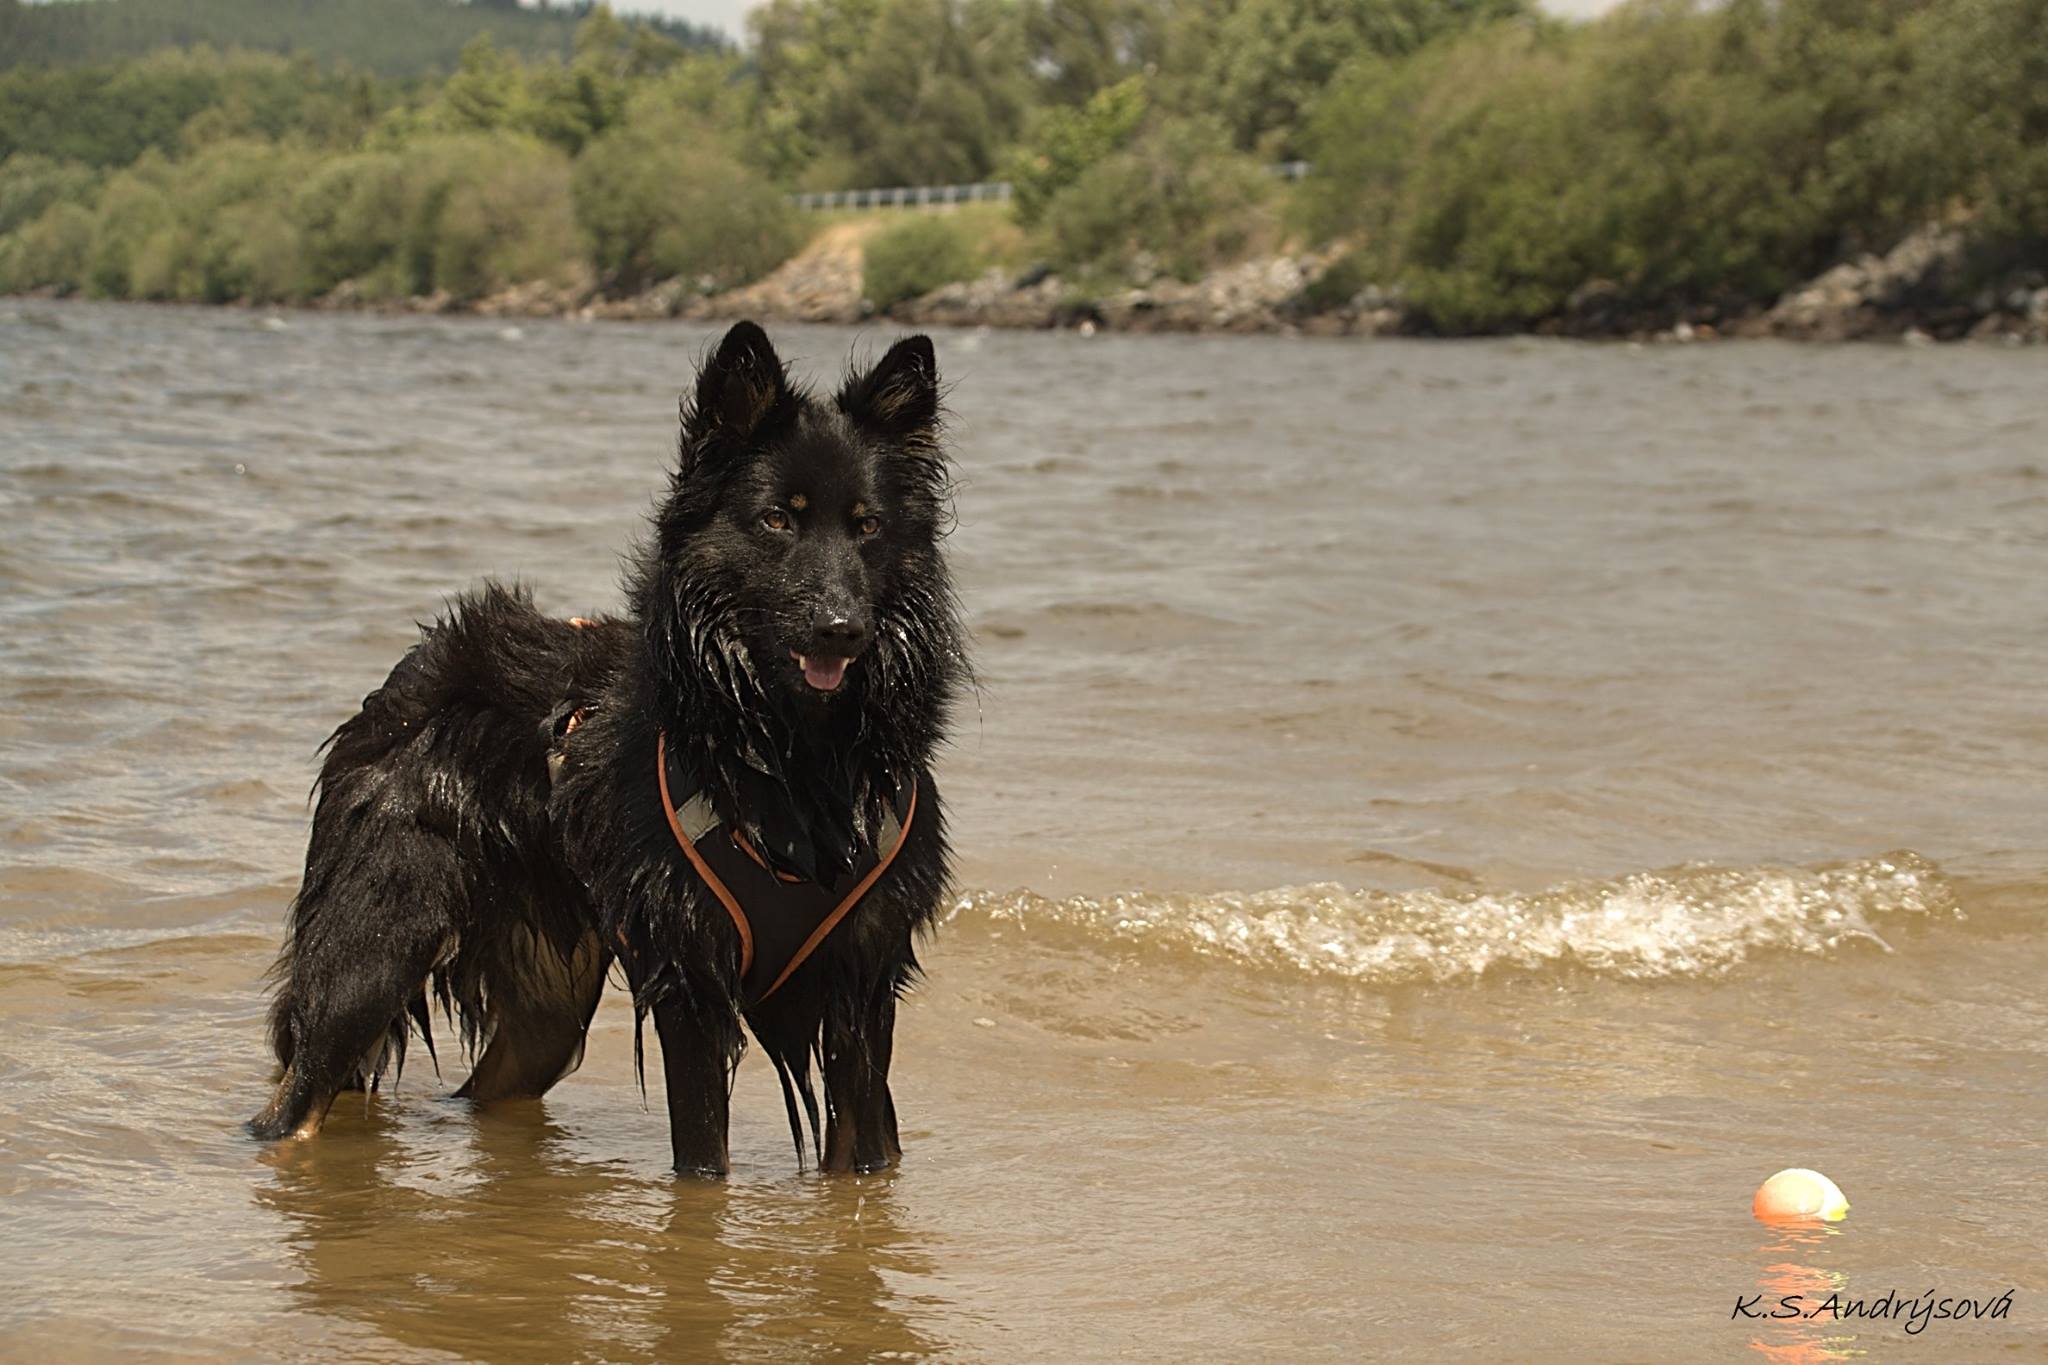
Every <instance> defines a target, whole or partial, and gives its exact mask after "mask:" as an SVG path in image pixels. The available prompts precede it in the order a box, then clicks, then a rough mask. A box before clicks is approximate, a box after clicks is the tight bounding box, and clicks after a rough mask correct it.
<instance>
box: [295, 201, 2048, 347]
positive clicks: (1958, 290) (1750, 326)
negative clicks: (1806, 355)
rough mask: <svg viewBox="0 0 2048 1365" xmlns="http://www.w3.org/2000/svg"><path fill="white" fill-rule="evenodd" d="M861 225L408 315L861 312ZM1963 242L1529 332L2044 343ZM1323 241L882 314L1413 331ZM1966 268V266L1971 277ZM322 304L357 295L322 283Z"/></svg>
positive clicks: (1585, 292) (433, 302) (1588, 298)
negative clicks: (1733, 297) (1170, 271)
mask: <svg viewBox="0 0 2048 1365" xmlns="http://www.w3.org/2000/svg"><path fill="white" fill-rule="evenodd" d="M876 226H877V225H876V224H875V223H874V222H872V221H869V222H855V223H842V224H837V225H835V226H833V227H831V228H828V229H827V230H826V231H824V232H823V233H821V234H820V235H819V236H818V237H817V239H815V240H814V241H813V242H812V243H811V244H810V245H809V246H808V247H806V248H805V249H804V250H803V251H802V252H800V253H798V254H797V255H796V256H795V257H793V258H791V259H790V260H789V261H787V262H785V263H784V264H783V265H782V266H781V267H779V268H778V269H776V270H775V271H774V272H772V273H771V274H769V275H768V276H766V277H765V278H763V279H761V280H758V281H756V282H755V283H753V284H750V285H747V286H746V287H744V288H741V289H734V290H728V291H725V292H723V293H705V292H703V291H701V290H698V289H696V288H693V287H692V286H691V285H690V284H689V283H688V282H686V281H682V280H671V281H668V282H666V283H663V284H660V285H657V286H655V287H654V288H652V289H649V290H647V291H645V292H643V293H640V294H635V295H633V296H631V297H627V298H605V297H602V296H600V295H599V294H598V293H597V291H596V290H595V288H594V287H593V286H592V285H590V284H588V283H582V284H578V285H574V286H562V285H553V284H532V285H522V286H519V287H518V288H515V289H511V290H507V291H505V292H504V293H501V294H497V295H493V296H491V297H488V298H485V299H483V300H481V301H478V302H475V303H471V304H467V305H463V304H458V303H457V302H456V301H454V300H451V299H448V298H446V297H444V296H437V297H430V298H421V299H413V300H409V301H407V302H406V303H405V304H403V305H401V306H400V307H401V309H402V310H403V311H411V312H473V313H477V314H481V315H484V316H491V317H563V316H568V317H577V318H582V319H587V320H598V319H660V318H681V319H689V320H703V321H717V320H724V319H731V318H738V317H754V318H760V319H762V320H764V321H785V322H826V323H853V322H863V321H868V320H871V319H874V318H875V317H876V316H877V314H876V312H875V310H874V309H873V308H872V307H871V306H870V305H869V304H868V302H867V300H866V299H865V298H864V297H863V296H862V290H861V263H862V255H861V252H862V244H863V242H864V240H865V239H866V237H867V236H868V235H869V234H870V233H871V232H872V231H873V230H874V228H875V227H876ZM1970 251H1971V246H1970V242H1969V238H1968V237H1967V235H1966V233H1965V232H1964V230H1963V229H1961V228H1959V227H1953V226H1933V227H1928V228H1926V229H1923V230H1922V231H1920V232H1917V233H1914V234H1913V235H1912V236H1910V237H1908V238H1907V239H1906V240H1905V241H1903V242H1901V243H1900V244H1899V245H1898V246H1897V247H1895V248H1894V249H1892V250H1891V251H1890V252H1887V253H1886V254H1884V255H1883V256H1874V255H1873V256H1865V257H1863V258H1861V259H1859V260H1855V261H1848V262H1844V263H1843V264H1841V265H1837V266H1835V267H1834V268H1833V269H1831V270H1828V271H1826V272H1825V273H1823V274H1821V275H1819V276H1817V277H1815V278H1814V279H1812V280H1810V281H1808V282H1807V283H1805V284H1804V285H1801V286H1800V287H1798V288H1796V289H1793V290H1791V291H1788V292H1787V293H1786V294H1785V295H1784V296H1783V297H1782V298H1780V299H1779V300H1778V301H1777V302H1776V303H1775V304H1773V305H1772V306H1771V307H1769V308H1763V309H1757V308H1750V309H1746V310H1742V311H1735V312H1723V311H1720V310H1714V309H1698V310H1691V311H1686V312H1681V313H1676V314H1672V313H1662V314H1658V313H1644V312H1642V311H1640V310H1634V311H1631V310H1630V309H1628V308H1627V307H1625V306H1623V305H1622V304H1621V303H1619V302H1618V300H1619V291H1618V290H1616V289H1615V288H1614V287H1613V286H1611V285H1607V284H1605V283H1603V282H1601V281H1593V282H1591V283H1589V284H1587V285H1586V286H1585V287H1583V288H1581V289H1580V290H1579V291H1577V292H1576V293H1575V294H1574V295H1573V296H1572V298H1571V300H1570V301H1569V302H1568V303H1567V305H1566V307H1565V308H1564V309H1563V310H1562V311H1561V312H1560V313H1559V314H1558V315H1557V316H1556V317H1554V318H1550V319H1546V320H1545V321H1544V322H1543V323H1542V324H1540V325H1538V326H1537V327H1536V328H1534V329H1532V330H1534V331H1535V332H1537V333H1539V334H1546V335H1561V336H1575V337H1587V338H1600V337H1604V338H1622V339H1630V340H1637V341H1660V342H1685V341H1703V340H1710V339H1714V338H1717V337H1782V338H1790V339H1797V340H1811V341H1852V340H1866V339H1895V340H1903V341H1906V342H1909V343H1911V342H1916V341H1947V340H1960V339H1965V338H1967V339H1971V340H2003V341H2006V342H2008V343H2027V342H2031V343H2048V271H2042V270H2039V269H2034V270H2031V271H2028V270H2017V271H2015V270H2010V269H2009V270H2007V271H2006V272H2004V274H2003V275H2002V276H1994V278H1996V279H1997V283H1996V284H1994V285H1990V286H1984V285H1979V286H1977V287H1976V288H1974V289H1970V288H1969V287H1967V286H1966V284H1965V283H1964V282H1965V281H1966V280H1967V279H1968V278H1969V277H1970V267H1971V258H1970ZM1340 260H1341V256H1340V253H1338V252H1335V251H1327V252H1320V253H1317V252H1308V253H1299V254H1292V255H1280V256H1268V257H1260V258H1257V259H1254V260H1249V261H1244V262H1241V263H1238V264H1236V265H1232V266H1228V267H1226V268H1224V269H1221V270H1217V271H1213V272H1211V273H1210V274H1208V275H1205V276H1204V277H1202V278H1201V279H1199V280H1194V281H1191V282H1190V281H1181V280H1176V279H1173V278H1171V277H1168V276H1164V275H1161V274H1159V273H1157V272H1156V271H1148V270H1146V269H1144V268H1143V267H1142V265H1141V267H1140V268H1139V269H1138V270H1136V271H1134V272H1133V277H1132V278H1131V279H1130V280H1129V281H1128V282H1127V283H1126V284H1125V285H1124V286H1123V287H1121V288H1117V289H1112V290H1107V291H1104V290H1099V289H1098V290H1093V291H1088V292H1083V291H1081V290H1078V289H1076V288H1074V287H1073V286H1071V285H1070V284H1069V283H1067V282H1066V281H1063V280H1062V279H1061V278H1060V277H1059V276H1058V275H1056V274H1053V273H1051V272H1050V271H1048V270H1044V269H1038V270H1030V271H1026V272H1023V273H1022V274H1016V273H1011V272H1005V271H999V270H991V271H989V272H988V273H986V274H984V275H983V276H981V277H980V278H979V279H975V280H970V281H966V282H964V283H959V284H949V285H946V286H944V287H943V288H940V289H937V290H934V291H933V292H931V293H929V294H926V295H924V296H923V297H922V298H918V299H913V300H911V301H909V302H908V303H904V304H901V305H899V306H898V307H896V308H894V309H892V310H890V312H889V314H888V317H889V318H890V320H892V321H895V322H899V323H902V324H905V325H908V326H915V327H1004V328H1025V329H1031V328H1040V329H1043V328H1065V327H1085V328H1091V329H1102V330H1115V331H1130V332H1228V333H1284V334H1303V335H1315V336H1397V335H1421V334H1426V333H1427V332H1428V328H1427V327H1426V326H1425V325H1424V324H1423V322H1422V320H1421V319H1419V318H1417V317H1416V316H1415V315H1414V314H1413V313H1412V312H1411V311H1410V310H1409V309H1407V308H1406V307H1405V306H1404V304H1403V302H1402V299H1401V296H1400V293H1399V291H1398V290H1395V289H1388V288H1383V287H1381V286H1378V285H1370V284H1369V285H1364V286H1362V287H1360V288H1358V289H1355V290H1350V291H1341V290H1339V289H1337V288H1333V287H1332V286H1333V284H1334V282H1335V281H1336V280H1337V279H1338V278H1339V276H1338V275H1336V274H1332V273H1331V272H1332V269H1333V267H1336V266H1337V265H1338V264H1339V261H1340ZM1979 273H1981V272H1979ZM321 306H323V307H331V308H355V307H361V306H364V305H363V302H362V301H361V300H359V299H357V298H355V297H353V296H352V295H350V293H349V292H348V291H347V289H346V287H344V288H343V289H341V290H337V291H335V293H334V294H333V295H330V296H329V297H328V298H327V299H326V300H323V302H322V305H321Z"/></svg>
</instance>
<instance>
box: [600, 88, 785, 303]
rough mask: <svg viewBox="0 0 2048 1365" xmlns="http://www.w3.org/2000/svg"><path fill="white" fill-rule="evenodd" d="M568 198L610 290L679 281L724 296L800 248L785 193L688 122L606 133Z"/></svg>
mask: <svg viewBox="0 0 2048 1365" xmlns="http://www.w3.org/2000/svg"><path fill="white" fill-rule="evenodd" d="M572 193H573V195H574V200H575V210H576V221H577V223H578V225H579V226H580V227H581V228H582V230H583V235H584V239H585V241H586V242H587V244H588V246H589V251H590V259H591V262H592V263H593V264H594V265H595V266H596V267H597V270H598V272H599V275H600V278H601V279H603V281H604V282H605V284H606V286H607V287H608V288H610V289H612V290H613V291H615V292H621V293H627V292H631V291H633V290H636V289H639V288H642V287H644V286H646V285H648V284H651V283H653V282H655V281H657V280H664V279H670V278H673V277H677V276H684V277H688V278H689V279H690V280H691V281H693V282H694V283H695V284H696V285H698V286H699V287H701V288H704V289H729V288H731V287H733V286H735V285H739V284H745V283H746V282H747V281H749V280H752V279H756V278H758V277H759V276H761V275H764V274H766V273H767V272H768V271H770V270H773V269H774V268H775V267H776V266H778V265H780V264H781V263H782V262H783V261H785V260H787V259H789V257H790V255H791V254H793V253H794V252H795V251H796V249H797V247H798V246H800V245H802V229H801V226H800V224H799V220H798V214H797V210H796V208H795V207H794V206H793V205H792V204H791V203H790V202H789V198H788V196H787V195H785V194H783V193H782V191H780V190H778V189H777V188H776V187H775V186H773V185H771V184H770V183H768V181H767V180H765V179H763V178H762V177H761V176H759V175H757V174H755V173H754V172H753V171H751V170H749V169H747V168H746V167H745V166H743V165H741V164H740V163H739V162H738V161H736V160H734V159H733V157H732V156H730V155H729V154H728V153H727V152H726V151H725V150H724V149H723V148H721V147H720V146H718V145H717V143H716V142H715V141H714V140H713V139H712V138H711V137H710V136H708V135H707V134H706V133H705V132H704V131H703V130H702V129H700V128H696V127H693V126H690V125H688V124H679V123H640V124H629V125H627V126H625V127H623V128H619V129H615V130H614V131H612V132H609V133H606V134H605V135H604V136H603V137H600V138H598V139H597V140H596V141H594V142H592V143H591V144H590V146H589V148H587V149H586V150H585V151H584V153H583V155H582V156H580V157H578V158H577V160H576V167H575V173H574V176H573V177H572Z"/></svg>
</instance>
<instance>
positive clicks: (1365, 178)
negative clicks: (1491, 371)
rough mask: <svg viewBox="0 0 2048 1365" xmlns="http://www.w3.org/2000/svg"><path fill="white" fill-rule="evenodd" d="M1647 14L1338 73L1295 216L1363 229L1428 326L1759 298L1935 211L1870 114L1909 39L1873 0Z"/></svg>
mask: <svg viewBox="0 0 2048 1365" xmlns="http://www.w3.org/2000/svg"><path fill="white" fill-rule="evenodd" d="M1848 2H1849V7H1850V8H1851V9H1852V10H1857V11H1858V12H1857V13H1856V14H1855V16H1854V21H1853V22H1846V21H1844V20H1843V19H1842V18H1841V17H1840V14H1839V13H1838V8H1839V7H1838V6H1836V4H1835V0H1784V2H1783V3H1782V4H1780V5H1777V6H1776V7H1773V8H1766V7H1765V5H1764V4H1763V3H1761V0H1734V3H1732V4H1730V5H1728V6H1727V7H1726V8H1724V9H1721V10H1718V11H1713V12H1710V13H1707V14H1699V13H1696V12H1695V11H1693V10H1692V9H1691V8H1690V7H1689V6H1687V5H1683V4H1667V5H1665V6H1662V7H1659V6H1656V5H1644V6H1638V7H1635V8H1631V9H1625V10H1622V11H1619V12H1617V13H1616V14H1615V15H1613V16H1611V17H1610V18H1609V19H1607V20H1604V21H1601V22H1600V23H1597V24H1594V25H1591V26H1588V27H1586V28H1584V29H1580V30H1567V29H1560V28H1555V27H1550V26H1537V27H1534V28H1531V27H1528V26H1525V25H1520V24H1514V25H1501V26H1496V27H1494V28H1491V29H1488V30H1483V31H1479V32H1476V33H1473V34H1470V35H1468V36H1466V37H1464V38H1461V39H1460V40H1458V41H1456V42H1454V43H1451V44H1449V45H1446V46H1441V47H1437V48H1433V49H1431V50H1429V51H1426V52H1424V53H1422V54H1419V55H1418V56H1417V57H1415V58H1412V59H1410V60H1408V61H1406V62H1401V63H1389V62H1386V61H1382V60H1378V59H1372V60H1367V61H1361V62H1357V63H1354V64H1353V65H1352V66H1350V67H1348V68H1347V69H1346V71H1345V72H1344V73H1343V75H1342V76H1341V77H1340V78H1339V79H1338V80H1337V82H1335V83H1334V84H1333V86H1332V88H1331V89H1330V91H1329V92H1328V93H1327V94H1326V95H1325V96H1324V97H1323V99H1322V100H1321V102H1320V103H1319V104H1318V106H1317V108H1316V110H1315V115H1314V118H1313V121H1312V125H1311V129H1310V144H1311V147H1312V151H1313V156H1314V161H1315V174H1314V176H1313V177H1312V179H1311V182H1310V184H1309V185H1308V186H1307V187H1306V188H1305V194H1304V203H1305V218H1306V221H1307V223H1308V224H1309V226H1310V227H1311V229H1312V230H1314V231H1315V233H1316V234H1317V235H1320V236H1324V237H1334V236H1350V237H1355V238H1357V239H1359V240H1360V241H1361V242H1362V243H1363V244H1364V249H1365V251H1366V253H1367V256H1368V257H1369V259H1370V261H1371V264H1372V265H1373V267H1374V269H1375V271H1376V273H1379V274H1380V275H1381V276H1382V278H1387V279H1393V278H1396V277H1398V278H1399V279H1401V280H1402V281H1403V282H1404V283H1405V285H1406V286H1407V295H1408V300H1409V302H1410V304H1411V305H1413V306H1415V307H1417V308H1418V309H1419V310H1420V311H1421V312H1422V313H1423V315H1424V316H1425V317H1427V318H1428V319H1429V320H1431V321H1432V322H1433V323H1434V324H1435V325H1437V326H1438V327H1440V328H1442V329H1443V330H1446V331H1487V330H1494V329H1497V328H1500V327H1507V326H1514V325H1519V324H1523V323H1527V322H1530V321H1534V320H1536V319H1539V318H1543V317H1546V316H1549V315H1552V314H1555V313H1557V312H1558V311H1559V310H1561V309H1563V308H1564V307H1565V306H1566V304H1567V302H1568V301H1569V299H1570V298H1571V296H1572V294H1573V293H1574V292H1575V291H1576V290H1577V289H1578V288H1579V287H1580V286H1582V285H1584V284H1586V283H1588V282H1590V281H1601V282H1603V283H1604V285H1606V286H1607V287H1608V288H1609V289H1610V290H1611V292H1612V294H1613V295H1614V297H1615V298H1617V299H1618V300H1619V301H1621V302H1622V303H1623V304H1625V305H1629V306H1634V307H1651V306H1663V307H1670V306H1684V305H1708V306H1723V305H1727V306H1739V305H1743V304H1747V303H1751V302H1760V301H1761V302H1767V301H1769V300H1770V299H1771V298H1773V297H1775V296H1776V295H1777V294H1778V293H1779V292H1780V291H1782V290H1783V289H1785V288H1786V287H1788V286H1789V285H1791V284H1792V283H1794V282H1796V281H1797V280H1798V279H1800V278H1802V277H1804V276H1806V275H1808V274H1811V273H1813V272H1814V271H1816V270H1818V269H1820V268H1822V267H1823V266H1825V265H1826V264H1828V263H1829V262H1830V261H1832V260H1834V259H1837V258H1839V257H1840V256H1841V255H1843V254H1845V253H1852V252H1855V251H1859V250H1865V249H1870V248H1872V247H1882V246H1885V245H1888V244H1889V242H1890V240H1892V239H1894V238H1895V237H1896V236H1897V235H1898V234H1899V233H1901V232H1903V231H1904V230H1905V229H1906V228H1908V227H1910V226H1911V225H1912V221H1913V217H1914V215H1915V214H1917V213H1925V212H1927V211H1929V209H1930V208H1931V204H1930V203H1929V201H1928V200H1927V198H1926V196H1925V195H1924V194H1914V193H1911V192H1910V187H1911V186H1912V185H1913V183H1914V179H1913V171H1912V169H1911V168H1910V167H1908V166H1903V165H1901V164H1900V163H1899V162H1898V160H1897V159H1896V158H1894V157H1891V156H1888V155H1887V154H1886V152H1885V148H1884V145H1883V143H1882V140H1881V137H1880V132H1879V130H1880V128H1881V126H1882V123H1883V121H1884V119H1885V118H1886V117H1888V112H1887V111H1888V110H1889V109H1890V108H1891V107H1892V105H1893V104H1894V103H1895V102H1896V100H1897V98H1898V91H1899V89H1900V88H1901V84H1902V81H1903V79H1904V72H1905V70H1906V67H1907V50H1906V48H1905V45H1904V44H1903V43H1902V42H1901V41H1900V38H1899V36H1898V30H1897V26H1896V24H1895V23H1893V22H1892V21H1890V20H1889V19H1888V18H1887V17H1886V14H1887V13H1888V11H1886V9H1885V5H1884V0H1848Z"/></svg>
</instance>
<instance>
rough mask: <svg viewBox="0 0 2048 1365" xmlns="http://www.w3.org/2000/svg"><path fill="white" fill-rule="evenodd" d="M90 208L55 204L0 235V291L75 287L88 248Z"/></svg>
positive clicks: (83, 275)
mask: <svg viewBox="0 0 2048 1365" xmlns="http://www.w3.org/2000/svg"><path fill="white" fill-rule="evenodd" d="M92 230H93V218H92V210H91V209H88V208H86V207H85V206H84V205H82V204H72V203H61V202H60V203H56V204H52V205H51V206H50V207H49V208H48V209H46V210H44V211H43V213H42V215H41V216H40V217H38V218H37V219H36V220H35V221H34V222H32V223H30V224H29V225H28V226H27V227H24V228H22V229H21V230H20V231H18V232H15V233H13V234H11V235H9V236H6V237H0V294H18V293H24V292H26V291H27V290H30V289H42V288H46V287H55V288H58V289H63V290H71V289H76V288H78V285H79V281H81V280H83V279H84V278H85V264H86V257H87V255H88V253H89V252H90V251H91V249H92Z"/></svg>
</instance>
